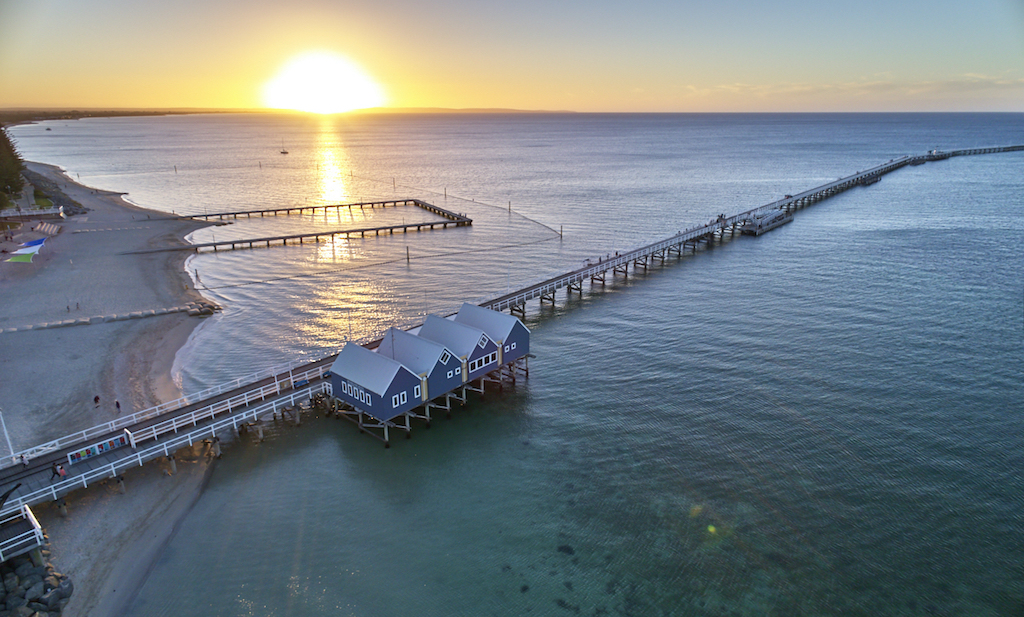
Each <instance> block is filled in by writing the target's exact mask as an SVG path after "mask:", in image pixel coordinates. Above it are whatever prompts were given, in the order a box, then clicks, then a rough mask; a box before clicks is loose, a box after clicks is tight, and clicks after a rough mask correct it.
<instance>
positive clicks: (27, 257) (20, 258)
mask: <svg viewBox="0 0 1024 617" xmlns="http://www.w3.org/2000/svg"><path fill="white" fill-rule="evenodd" d="M35 255H36V254H35V253H27V254H25V255H15V256H14V257H11V258H10V259H8V260H7V261H16V262H23V263H32V258H33V257H35Z"/></svg>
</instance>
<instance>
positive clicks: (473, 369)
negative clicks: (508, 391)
mask: <svg viewBox="0 0 1024 617" xmlns="http://www.w3.org/2000/svg"><path fill="white" fill-rule="evenodd" d="M485 310H486V309H485ZM416 334H417V336H420V337H423V338H425V339H427V340H429V341H434V342H435V343H440V344H441V345H444V346H445V347H447V348H448V349H451V350H452V351H453V352H454V353H455V355H456V357H458V358H459V360H461V361H462V381H463V383H466V382H470V381H474V380H476V379H479V378H481V377H483V376H485V375H487V373H490V372H491V371H493V370H495V369H497V368H498V345H497V343H495V342H494V341H493V340H491V337H489V336H487V333H486V332H484V331H483V330H481V329H479V328H474V327H472V326H467V325H466V324H463V323H457V322H455V321H452V320H450V319H444V318H443V317H438V316H437V315H427V320H426V321H425V322H423V325H422V326H420V329H419V332H417V333H416Z"/></svg>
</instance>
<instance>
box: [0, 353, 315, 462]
mask: <svg viewBox="0 0 1024 617" xmlns="http://www.w3.org/2000/svg"><path fill="white" fill-rule="evenodd" d="M317 361H318V360H316V361H314V362H317ZM309 364H311V363H310V362H309V361H308V360H296V361H294V362H289V363H288V364H282V365H279V366H275V367H272V368H267V369H263V370H260V371H256V372H255V373H252V374H249V375H245V376H244V377H239V378H237V379H233V380H231V381H229V382H226V383H222V384H220V385H216V386H212V387H210V388H207V389H205V390H200V391H199V392H193V393H192V394H188V395H186V396H182V397H181V398H178V399H175V400H173V401H169V402H167V403H161V404H159V405H156V406H153V407H150V408H149V409H144V410H142V411H139V412H136V413H134V414H132V415H130V416H123V417H120V418H117V419H115V420H111V421H110V422H105V423H103V424H97V425H96V426H92V427H90V428H87V429H85V430H82V431H79V432H77V433H72V434H70V435H65V436H64V437H60V438H58V439H54V440H53V441H48V442H46V443H43V444H39V445H37V446H33V447H31V448H28V449H26V450H22V451H21V452H16V453H15V454H14V455H13V456H12V457H11V458H10V459H0V469H4V468H7V467H11V466H13V465H15V464H20V460H21V457H22V456H24V457H25V458H28V459H34V458H37V457H39V456H42V455H44V454H48V453H51V452H56V451H60V450H64V449H66V448H69V447H71V446H74V445H77V444H80V443H83V442H87V441H90V440H93V439H96V438H97V437H102V436H103V435H108V434H110V433H113V432H116V431H119V430H122V429H125V428H128V427H130V426H133V425H135V424H138V423H139V422H144V421H146V420H150V419H153V418H156V417H159V416H161V415H163V414H165V413H168V412H171V411H174V410H176V409H181V408H182V407H187V406H189V405H192V404H193V403H198V402H199V401H202V400H205V399H208V398H210V397H211V396H216V395H218V394H222V393H224V392H230V391H231V390H234V389H236V388H240V387H242V386H243V385H245V384H253V383H258V382H260V381H263V380H264V379H267V378H268V377H276V376H280V375H283V374H285V373H289V372H291V371H294V370H296V369H299V368H301V367H304V366H307V365H309Z"/></svg>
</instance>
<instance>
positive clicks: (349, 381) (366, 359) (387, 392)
mask: <svg viewBox="0 0 1024 617" xmlns="http://www.w3.org/2000/svg"><path fill="white" fill-rule="evenodd" d="M422 387H423V386H422V385H421V381H420V376H419V375H417V374H416V373H414V372H412V371H411V370H409V368H408V367H406V366H405V365H404V364H402V363H401V362H398V361H396V360H392V359H391V358H389V357H387V356H385V355H383V354H379V353H375V352H373V351H370V350H369V349H367V348H365V347H363V346H362V345H357V344H355V343H346V344H345V347H344V348H342V350H341V353H339V354H338V358H337V359H336V360H335V361H334V364H332V365H331V390H332V391H333V394H334V397H335V398H337V399H339V400H341V401H342V402H344V403H347V404H348V405H349V406H351V407H352V408H353V409H355V410H356V411H358V412H361V413H366V414H369V415H370V416H372V417H374V418H376V419H377V420H380V421H381V422H387V421H389V420H391V419H392V418H395V417H397V416H400V415H402V414H404V413H406V412H407V411H409V410H411V409H413V408H414V407H418V406H419V405H420V404H421V403H422V402H423V401H422V400H421V397H422Z"/></svg>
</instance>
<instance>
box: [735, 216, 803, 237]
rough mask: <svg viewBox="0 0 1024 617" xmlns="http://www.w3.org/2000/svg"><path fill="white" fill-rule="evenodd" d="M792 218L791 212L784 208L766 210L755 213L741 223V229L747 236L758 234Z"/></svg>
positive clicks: (783, 223)
mask: <svg viewBox="0 0 1024 617" xmlns="http://www.w3.org/2000/svg"><path fill="white" fill-rule="evenodd" d="M792 220H793V214H792V213H791V212H786V211H785V210H776V211H774V212H766V213H764V214H761V215H757V214H755V215H753V216H751V217H750V218H749V219H748V220H747V221H746V222H745V223H744V224H743V227H742V229H741V231H742V232H743V233H745V234H747V235H749V236H760V235H761V234H763V233H764V232H766V231H771V230H773V229H775V228H776V227H778V226H780V225H785V224H786V223H788V222H790V221H792Z"/></svg>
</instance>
